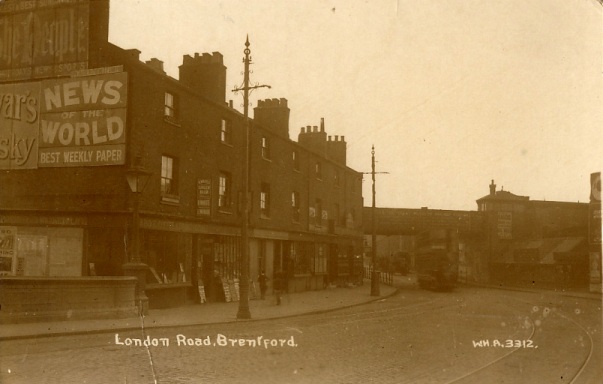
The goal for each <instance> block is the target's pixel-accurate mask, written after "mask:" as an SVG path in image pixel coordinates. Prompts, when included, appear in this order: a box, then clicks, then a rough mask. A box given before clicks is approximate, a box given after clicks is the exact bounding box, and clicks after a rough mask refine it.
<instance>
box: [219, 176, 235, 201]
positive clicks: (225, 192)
mask: <svg viewBox="0 0 603 384" xmlns="http://www.w3.org/2000/svg"><path fill="white" fill-rule="evenodd" d="M231 191H232V177H231V175H230V173H228V172H220V176H219V179H218V207H219V208H230V206H231V204H232V198H231V196H232V192H231Z"/></svg>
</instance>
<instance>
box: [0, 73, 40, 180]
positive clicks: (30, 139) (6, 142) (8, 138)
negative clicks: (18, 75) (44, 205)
mask: <svg viewBox="0 0 603 384" xmlns="http://www.w3.org/2000/svg"><path fill="white" fill-rule="evenodd" d="M39 95H40V83H25V84H7V85H3V84H0V169H32V168H36V163H37V158H38V126H39V117H40V114H39Z"/></svg>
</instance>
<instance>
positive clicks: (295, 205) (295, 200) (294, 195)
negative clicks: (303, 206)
mask: <svg viewBox="0 0 603 384" xmlns="http://www.w3.org/2000/svg"><path fill="white" fill-rule="evenodd" d="M291 211H292V212H291V217H292V219H293V221H294V222H296V223H298V222H299V219H300V215H299V192H295V191H293V192H291Z"/></svg>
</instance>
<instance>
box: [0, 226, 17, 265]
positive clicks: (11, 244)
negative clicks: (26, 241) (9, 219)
mask: <svg viewBox="0 0 603 384" xmlns="http://www.w3.org/2000/svg"><path fill="white" fill-rule="evenodd" d="M16 234H17V227H5V226H2V227H0V276H9V275H14V274H15V272H16V263H15V258H16V255H17V250H16V247H17V241H16Z"/></svg>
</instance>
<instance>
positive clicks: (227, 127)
mask: <svg viewBox="0 0 603 384" xmlns="http://www.w3.org/2000/svg"><path fill="white" fill-rule="evenodd" d="M220 141H221V142H222V143H224V144H229V145H230V144H232V123H231V121H230V120H225V119H222V124H221V127H220Z"/></svg>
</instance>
